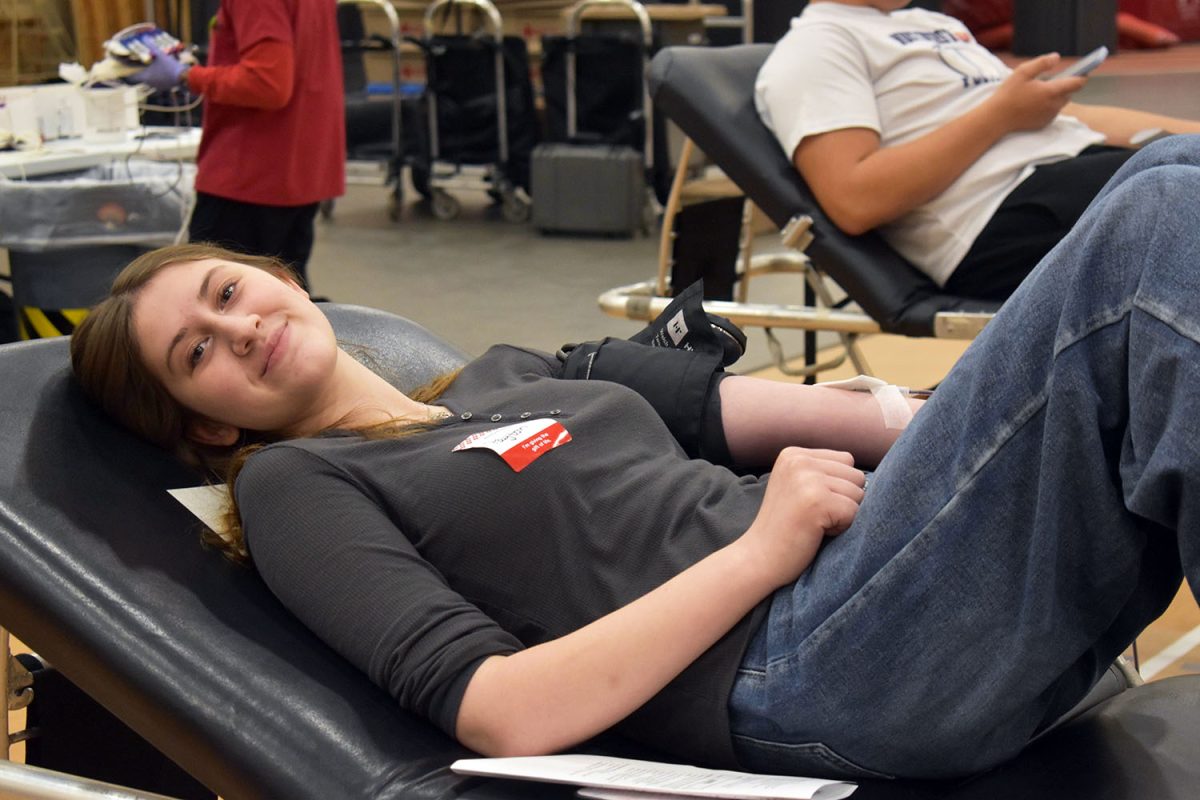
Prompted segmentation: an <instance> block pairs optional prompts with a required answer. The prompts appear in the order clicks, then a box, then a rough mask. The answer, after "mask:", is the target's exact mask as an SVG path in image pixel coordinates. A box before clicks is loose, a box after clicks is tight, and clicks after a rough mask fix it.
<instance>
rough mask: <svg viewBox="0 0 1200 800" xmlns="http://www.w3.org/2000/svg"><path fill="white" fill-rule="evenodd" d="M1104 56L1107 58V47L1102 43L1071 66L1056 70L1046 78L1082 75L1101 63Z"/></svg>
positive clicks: (1050, 79)
mask: <svg viewBox="0 0 1200 800" xmlns="http://www.w3.org/2000/svg"><path fill="white" fill-rule="evenodd" d="M1106 58H1108V48H1107V47H1105V46H1104V45H1100V46H1099V47H1097V48H1096V49H1095V50H1093V51H1092V52H1090V53H1088V54H1087V55H1086V56H1084V57H1083V58H1081V59H1079V60H1078V61H1076V62H1075V63H1074V64H1072V65H1071V66H1069V67H1067V68H1066V69H1064V70H1063V71H1062V72H1056V73H1055V74H1053V75H1051V76H1049V77H1047V78H1046V80H1048V81H1052V80H1055V79H1056V78H1074V77H1082V76H1084V75H1087V74H1088V73H1089V72H1091V71H1092V70H1094V69H1095V68H1096V67H1098V66H1100V65H1101V64H1103V63H1104V59H1106Z"/></svg>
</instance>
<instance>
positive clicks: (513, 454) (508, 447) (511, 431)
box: [453, 419, 571, 472]
mask: <svg viewBox="0 0 1200 800" xmlns="http://www.w3.org/2000/svg"><path fill="white" fill-rule="evenodd" d="M569 441H571V434H570V433H568V432H567V429H566V428H564V427H563V426H562V423H561V422H559V421H558V420H554V419H531V420H528V421H526V422H518V423H517V424H516V425H507V426H505V427H503V428H497V429H496V430H492V431H485V432H483V433H475V434H472V435H470V436H468V437H467V438H466V439H463V440H462V441H461V442H459V443H458V444H457V445H455V447H454V451H453V452H456V453H457V452H458V451H459V450H471V449H475V448H483V449H485V450H491V451H492V452H494V453H497V454H498V455H499V456H500V457H501V458H503V459H504V462H505V463H506V464H508V466H510V467H511V468H512V471H513V472H520V471H521V470H523V469H525V468H526V467H528V466H529V465H530V464H532V463H533V462H534V461H537V460H538V459H539V458H541V457H542V456H544V455H545V454H546V453H549V452H550V451H551V450H553V449H554V448H556V447H562V446H563V445H564V444H566V443H567V442H569Z"/></svg>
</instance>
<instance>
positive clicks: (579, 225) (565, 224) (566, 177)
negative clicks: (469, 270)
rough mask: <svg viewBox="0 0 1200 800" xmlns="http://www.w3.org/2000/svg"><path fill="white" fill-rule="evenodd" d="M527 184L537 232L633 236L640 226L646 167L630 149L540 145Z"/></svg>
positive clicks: (639, 157) (637, 154) (643, 203)
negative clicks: (530, 194) (531, 193)
mask: <svg viewBox="0 0 1200 800" xmlns="http://www.w3.org/2000/svg"><path fill="white" fill-rule="evenodd" d="M530 185H531V186H532V188H533V224H534V227H536V228H537V229H539V230H541V231H546V232H556V231H557V232H563V233H609V234H624V235H633V234H634V233H635V232H636V231H638V230H640V229H641V228H642V226H643V219H644V214H645V205H646V176H645V165H644V164H643V163H642V154H641V153H639V152H637V151H636V150H634V149H633V148H632V147H622V146H614V145H603V144H595V145H587V144H565V143H557V144H540V145H538V146H537V147H535V148H534V150H533V162H532V165H531V172H530Z"/></svg>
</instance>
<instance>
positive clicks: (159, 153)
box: [0, 126, 200, 191]
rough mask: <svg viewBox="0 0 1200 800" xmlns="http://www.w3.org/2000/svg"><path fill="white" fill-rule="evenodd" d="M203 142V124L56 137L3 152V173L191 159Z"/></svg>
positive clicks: (27, 174)
mask: <svg viewBox="0 0 1200 800" xmlns="http://www.w3.org/2000/svg"><path fill="white" fill-rule="evenodd" d="M199 146H200V129H199V128H172V127H158V126H145V127H142V128H138V129H137V130H134V131H130V132H129V133H127V134H126V135H125V138H124V139H120V140H114V141H89V140H87V139H83V138H78V137H77V138H72V139H56V140H54V141H52V142H46V143H44V144H43V145H42V146H41V147H40V148H38V149H36V150H6V151H3V152H0V176H3V177H5V178H12V179H18V180H19V179H21V178H23V177H24V178H31V177H34V176H37V175H52V174H55V173H59V172H73V171H76V170H81V169H87V168H88V167H94V166H98V165H100V164H106V163H108V162H109V161H111V160H113V159H122V160H123V159H125V158H129V157H135V158H148V159H153V160H156V161H176V160H179V159H182V160H184V161H191V160H193V159H195V157H196V150H197V148H199ZM0 191H3V189H2V188H0Z"/></svg>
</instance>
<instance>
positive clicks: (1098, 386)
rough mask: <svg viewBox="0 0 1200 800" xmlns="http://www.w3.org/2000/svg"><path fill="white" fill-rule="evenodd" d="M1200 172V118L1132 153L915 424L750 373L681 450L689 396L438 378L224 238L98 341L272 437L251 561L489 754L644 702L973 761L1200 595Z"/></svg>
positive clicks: (840, 753) (129, 275) (224, 439)
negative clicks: (385, 371) (391, 363)
mask: <svg viewBox="0 0 1200 800" xmlns="http://www.w3.org/2000/svg"><path fill="white" fill-rule="evenodd" d="M1198 164H1200V138H1194V137H1174V138H1173V139H1169V140H1166V141H1163V142H1160V143H1157V144H1155V145H1152V146H1150V147H1148V148H1146V149H1144V150H1142V151H1141V152H1140V153H1139V154H1138V155H1136V156H1135V157H1134V158H1133V159H1132V160H1131V161H1130V162H1129V163H1128V164H1126V165H1125V166H1124V167H1123V168H1122V169H1121V171H1120V172H1119V173H1118V174H1117V175H1116V176H1115V177H1114V179H1113V181H1112V183H1111V184H1110V185H1109V186H1108V187H1107V188H1106V189H1105V190H1104V191H1103V192H1102V193H1101V195H1100V196H1099V198H1098V199H1097V201H1096V203H1095V204H1094V205H1093V207H1092V208H1091V209H1090V210H1089V212H1088V213H1087V214H1086V215H1085V216H1084V218H1083V219H1082V220H1081V221H1080V223H1079V225H1078V226H1077V227H1076V228H1075V230H1074V231H1073V232H1072V233H1071V234H1070V235H1069V237H1068V239H1067V240H1066V241H1065V242H1064V244H1063V246H1061V247H1059V248H1057V249H1055V250H1054V251H1053V252H1052V253H1051V254H1050V255H1049V257H1048V258H1047V259H1046V261H1045V262H1043V264H1042V265H1041V267H1040V268H1039V269H1037V270H1036V271H1035V272H1034V274H1033V275H1032V276H1031V277H1030V278H1029V280H1028V281H1027V282H1026V283H1025V285H1024V286H1022V287H1021V289H1019V290H1018V292H1017V293H1016V295H1015V296H1014V297H1013V299H1012V301H1011V302H1010V303H1009V304H1007V305H1006V306H1005V308H1004V309H1003V311H1002V312H1001V313H1000V314H999V316H997V318H996V319H995V320H994V321H993V322H992V323H991V324H989V326H988V327H987V328H986V329H985V330H984V332H983V334H982V336H980V337H979V338H978V339H977V340H976V341H975V342H974V343H973V345H972V346H971V347H970V348H969V350H968V351H967V353H966V354H965V355H964V356H963V358H962V360H961V361H960V363H959V364H958V365H957V366H956V367H955V368H954V369H953V371H952V372H951V374H950V375H949V376H948V377H947V379H946V380H945V381H944V382H943V383H942V384H941V386H940V388H939V389H938V391H937V392H936V394H935V395H934V396H933V398H932V399H931V400H930V401H929V402H928V403H926V404H925V406H924V407H923V408H921V409H919V410H918V411H917V413H916V415H915V417H914V418H913V420H912V422H911V424H910V425H909V426H908V428H907V429H906V430H905V431H904V433H903V434H902V435H901V436H900V437H899V438H898V439H897V440H896V441H894V442H893V438H894V433H893V432H891V431H889V430H888V429H887V428H885V427H884V426H883V424H882V422H881V421H880V410H879V407H878V406H876V405H875V403H874V401H873V400H872V399H871V398H870V397H869V396H866V395H861V394H857V393H846V392H839V391H836V390H831V389H821V388H805V387H801V386H795V385H777V384H772V383H769V382H764V381H758V380H754V379H751V378H747V377H740V376H731V377H724V378H723V379H721V376H720V375H718V376H717V377H716V378H713V379H712V381H711V383H712V384H714V385H715V388H714V389H713V391H712V392H711V393H710V394H709V395H708V398H707V400H706V402H705V405H704V408H705V413H704V414H703V416H704V422H705V426H702V431H701V434H702V435H701V436H700V439H703V440H704V441H700V442H697V441H678V440H677V439H676V438H675V437H673V436H672V435H671V434H670V433H669V431H668V429H667V427H666V426H665V425H664V423H663V421H662V418H661V416H660V411H663V413H664V414H668V415H669V409H667V410H665V411H664V410H663V409H664V403H663V402H662V400H661V399H655V403H657V406H656V405H652V404H651V403H650V402H648V401H647V400H646V399H644V398H643V396H642V394H639V393H638V392H634V391H631V390H630V389H628V388H627V387H625V386H621V385H618V384H616V383H612V382H606V381H594V380H591V381H583V380H563V379H560V378H559V377H558V375H559V374H560V364H559V362H558V360H557V359H556V358H555V357H553V356H548V355H543V354H541V353H537V352H532V351H528V350H522V349H518V348H513V347H496V348H493V349H491V350H489V351H488V352H487V353H486V354H484V355H483V356H482V357H480V358H478V359H476V360H475V361H473V362H471V363H469V364H467V365H466V366H465V367H464V368H463V369H462V370H461V371H460V372H459V373H457V375H456V376H453V378H452V379H447V381H443V382H441V385H440V386H438V387H435V388H434V389H433V390H432V391H429V392H425V393H420V394H416V395H414V396H413V397H408V396H405V395H404V394H401V393H400V392H399V391H398V390H396V389H394V388H393V387H392V386H391V385H390V384H389V383H387V382H386V381H385V380H384V379H383V378H381V377H379V376H378V375H376V374H374V373H373V372H371V371H369V370H368V369H366V368H364V367H363V366H361V365H360V364H359V363H358V362H356V361H355V360H353V359H352V358H350V357H349V356H348V355H347V353H346V352H345V351H344V350H341V349H339V347H338V345H337V343H336V341H335V340H334V336H333V333H332V332H331V330H330V327H329V325H328V324H327V322H326V320H325V317H324V316H323V315H322V314H321V312H320V311H319V310H318V309H317V308H316V307H315V306H313V305H312V304H311V303H310V302H309V301H308V298H307V297H306V296H305V294H304V293H303V292H302V291H300V290H299V288H298V287H297V284H296V283H295V281H293V280H292V279H290V278H289V277H288V276H287V274H286V273H284V272H282V271H281V270H279V269H278V268H276V267H274V266H272V265H270V264H268V263H264V262H262V261H258V260H251V259H241V258H238V257H235V256H230V255H228V254H224V253H221V252H220V251H209V250H207V249H205V248H198V249H192V248H185V249H182V250H167V251H159V252H156V253H153V254H150V255H148V256H145V257H143V258H141V259H139V260H138V261H137V262H135V263H134V264H132V265H131V266H130V267H129V268H128V269H127V271H126V272H125V273H124V274H123V275H122V276H121V277H120V278H119V279H118V280H117V282H116V284H115V286H114V288H113V295H112V297H110V298H109V299H107V300H105V301H104V302H103V303H101V304H100V305H99V306H98V307H97V308H96V309H95V310H94V311H93V312H92V314H91V315H90V316H89V317H88V318H87V320H86V321H85V323H84V324H83V325H81V326H80V328H79V329H78V331H77V332H76V333H75V337H74V340H73V342H72V359H73V363H74V368H75V371H76V374H77V375H78V378H79V380H80V381H81V383H82V384H83V386H84V387H85V388H86V390H87V391H88V392H89V393H90V395H91V396H92V397H93V398H94V399H95V400H96V401H98V402H99V403H100V404H101V405H102V406H103V407H104V408H105V409H107V410H108V412H109V413H111V414H112V415H113V416H114V417H116V418H117V419H119V420H121V421H122V422H123V423H124V424H126V425H128V426H129V427H130V428H132V429H133V430H135V431H137V432H138V433H140V434H142V435H143V436H145V437H147V438H149V439H151V440H153V441H155V442H158V443H159V444H161V445H163V446H165V447H169V448H176V449H178V450H180V451H189V450H190V451H194V452H195V451H200V450H203V451H206V452H207V453H208V454H209V455H212V454H228V453H232V452H233V451H234V450H235V449H236V448H238V447H239V446H242V445H243V444H244V443H248V442H253V443H254V444H253V445H251V447H252V450H251V452H250V455H248V456H245V457H237V458H234V460H233V468H232V473H231V476H230V485H231V486H232V487H233V492H232V494H233V499H234V500H235V501H236V508H237V514H238V516H236V517H235V518H234V519H233V520H231V525H230V529H229V530H228V531H226V532H225V533H224V538H223V540H222V541H223V547H224V548H225V550H226V551H227V552H228V553H231V554H233V555H235V556H236V557H239V558H243V559H248V560H252V562H253V564H254V567H255V568H256V569H257V570H258V571H259V572H260V573H261V575H262V577H263V578H264V580H266V582H267V583H268V584H269V585H270V587H271V588H272V590H273V591H274V592H275V593H276V594H277V595H278V596H279V597H280V599H281V600H282V601H283V603H285V604H286V605H287V606H288V607H289V608H290V609H291V610H292V611H294V613H296V614H297V615H298V616H299V617H300V618H301V619H302V620H304V622H305V623H306V624H307V625H309V626H310V627H311V628H312V629H313V630H314V631H315V632H316V633H317V634H319V635H320V636H321V637H323V638H324V639H325V640H326V641H327V642H329V644H330V645H331V646H333V647H334V648H336V649H337V650H338V651H339V652H341V653H342V654H344V655H345V656H346V657H347V658H349V659H350V660H351V661H353V662H354V663H355V664H357V665H358V666H359V667H360V668H361V669H362V670H364V671H365V672H366V673H368V674H369V675H370V677H371V678H372V679H373V680H374V681H376V682H378V683H379V684H380V685H381V686H383V687H385V688H386V689H387V690H388V691H390V692H391V693H392V695H393V696H394V697H395V698H396V699H397V701H398V702H399V703H400V705H402V706H403V707H405V708H408V709H411V710H413V711H415V712H417V713H420V714H423V715H425V716H426V717H427V718H429V719H431V720H432V721H433V722H434V723H436V724H437V725H439V726H440V727H441V728H442V729H443V730H445V731H446V732H447V733H448V734H450V735H453V736H455V737H457V738H458V739H459V740H460V741H461V742H463V743H464V744H465V745H467V746H469V747H471V748H473V749H475V750H477V751H478V752H480V753H484V754H488V755H502V754H541V753H550V752H554V751H558V750H563V749H566V748H571V747H573V746H574V745H577V744H579V743H580V742H582V741H584V740H586V739H588V738H589V737H591V736H593V735H595V734H598V733H600V732H601V731H604V730H606V729H608V728H610V727H613V726H616V727H617V728H618V730H621V731H623V732H624V733H627V734H628V735H631V736H633V737H635V738H637V739H639V740H641V741H643V742H646V743H648V744H650V745H652V746H656V747H658V748H660V749H663V750H667V751H669V752H672V753H674V754H675V756H677V757H678V758H681V759H684V760H687V761H691V762H694V763H701V764H707V765H718V766H737V767H741V768H743V769H749V770H755V771H762V772H775V773H778V772H795V773H800V774H806V773H816V774H822V775H830V774H832V775H839V776H848V777H863V776H871V775H904V776H916V777H933V776H952V775H962V774H966V773H971V772H973V771H976V770H983V769H987V768H989V767H991V766H993V765H995V764H998V763H1000V762H1002V761H1004V760H1005V759H1008V758H1009V757H1011V756H1013V755H1014V754H1016V753H1017V752H1018V751H1020V750H1021V749H1022V747H1024V746H1025V745H1026V744H1027V743H1028V742H1029V741H1030V740H1031V739H1032V738H1034V737H1035V736H1037V735H1038V734H1039V732H1040V731H1042V730H1044V729H1046V728H1047V726H1049V725H1051V724H1052V723H1053V722H1054V721H1055V719H1056V718H1058V717H1059V716H1060V715H1061V714H1062V713H1064V712H1065V711H1067V710H1068V709H1070V708H1071V707H1072V706H1073V705H1074V704H1075V703H1076V702H1077V701H1078V700H1079V699H1080V698H1081V697H1082V696H1083V695H1084V694H1085V693H1086V691H1087V690H1088V688H1089V687H1090V686H1091V685H1092V683H1093V682H1094V681H1095V680H1096V679H1097V677H1098V676H1099V675H1101V673H1102V672H1103V671H1104V670H1105V668H1106V667H1107V666H1108V665H1109V664H1110V663H1111V662H1112V661H1113V659H1114V658H1116V657H1117V656H1118V655H1119V654H1120V653H1121V652H1122V650H1123V649H1124V648H1125V647H1126V646H1127V645H1128V644H1129V643H1130V642H1131V641H1132V640H1133V639H1134V637H1136V636H1137V635H1138V633H1139V632H1140V631H1141V630H1142V629H1143V628H1144V627H1145V626H1146V625H1147V624H1149V623H1150V622H1151V621H1152V620H1154V619H1155V617H1157V616H1158V615H1159V614H1160V613H1161V612H1162V610H1163V609H1164V608H1165V607H1166V606H1167V604H1168V603H1169V602H1170V600H1171V599H1172V598H1173V596H1174V595H1175V593H1176V591H1177V590H1178V588H1179V585H1180V581H1181V577H1182V576H1183V575H1185V574H1186V575H1187V577H1188V579H1189V581H1190V583H1191V586H1192V587H1193V590H1194V589H1195V587H1197V586H1200V583H1198V582H1197V581H1200V440H1198V439H1197V438H1196V436H1195V420H1196V419H1197V418H1200V344H1198V342H1200V269H1197V268H1196V267H1197V264H1200V205H1197V204H1196V203H1195V201H1194V198H1195V197H1196V196H1197V193H1198V192H1200V166H1197V165H1198ZM671 352H674V353H683V352H684V351H671ZM680 357H681V358H682V357H683V356H682V355H681V356H680ZM710 377H711V376H710V375H704V376H700V377H699V378H697V379H696V380H698V381H699V382H700V383H701V384H704V385H708V384H709V383H710ZM677 388H678V390H679V392H680V393H682V392H683V391H684V390H685V389H686V388H687V387H684V386H679V387H677ZM646 394H653V393H652V392H646ZM672 400H673V398H669V400H668V402H667V403H666V404H665V405H669V404H670V402H671V401H672ZM656 408H657V409H659V410H656ZM534 421H536V423H534ZM523 422H524V423H531V424H530V426H529V427H528V428H527V429H524V433H522V434H521V435H519V436H518V435H512V430H513V426H514V425H516V424H519V423H523ZM494 431H504V432H505V433H506V434H510V435H509V436H508V437H507V439H505V438H504V436H503V435H502V434H492V432H494ZM531 431H532V432H533V433H530V432H531ZM538 432H541V433H543V434H545V435H544V436H538V435H537V434H538ZM489 434H491V435H489ZM717 434H719V435H717ZM530 436H532V444H531V446H530V447H528V448H525V449H524V450H522V449H521V448H520V447H516V448H511V449H510V448H509V446H510V445H513V444H514V443H516V442H520V441H522V440H524V439H526V438H529V437H530ZM722 441H723V444H722ZM264 442H268V444H265V445H264V444H262V443H264ZM479 445H485V446H479ZM488 446H492V447H494V450H493V449H489V447H488ZM722 450H724V451H725V452H722ZM687 451H693V452H699V455H700V456H701V457H689V456H688V455H687ZM846 451H848V452H846ZM884 451H887V454H886V457H884V458H882V460H881V462H880V463H879V464H878V467H877V469H876V471H875V472H874V474H873V476H872V478H871V480H870V486H869V489H867V490H866V491H865V492H864V475H863V473H862V472H861V471H859V469H858V468H856V466H855V465H860V464H871V465H873V464H874V463H875V461H876V459H877V458H879V457H880V456H881V455H883V453H884ZM514 452H519V453H522V454H523V457H522V458H514V457H513V453H514ZM501 453H503V454H504V455H505V456H507V457H508V458H507V459H506V458H505V457H502V456H501ZM509 460H511V462H512V463H511V464H510V463H509ZM716 460H720V461H721V462H723V463H715V462H716ZM772 463H773V466H771V471H770V473H769V474H765V475H761V476H756V475H753V474H745V472H746V471H745V470H739V471H735V470H733V469H730V468H729V467H728V465H730V464H734V465H738V466H741V467H746V466H753V465H759V464H763V465H771V464H772ZM239 520H240V524H239Z"/></svg>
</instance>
